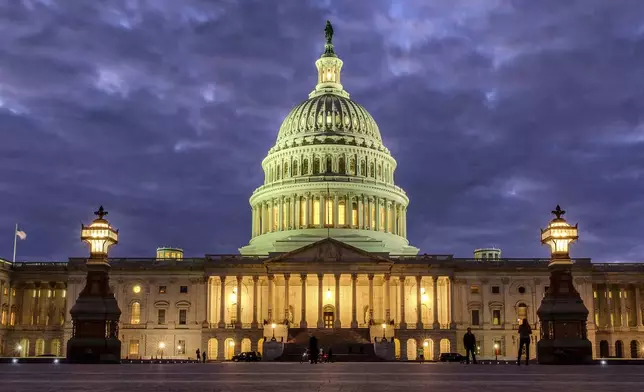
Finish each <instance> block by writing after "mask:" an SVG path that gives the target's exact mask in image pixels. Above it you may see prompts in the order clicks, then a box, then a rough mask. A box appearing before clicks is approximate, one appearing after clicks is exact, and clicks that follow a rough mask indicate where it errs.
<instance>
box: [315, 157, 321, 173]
mask: <svg viewBox="0 0 644 392" xmlns="http://www.w3.org/2000/svg"><path fill="white" fill-rule="evenodd" d="M313 174H314V175H315V174H320V158H318V157H315V158H313Z"/></svg>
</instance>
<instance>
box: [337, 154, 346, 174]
mask: <svg viewBox="0 0 644 392" xmlns="http://www.w3.org/2000/svg"><path fill="white" fill-rule="evenodd" d="M346 169H347V168H346V167H345V165H344V157H340V160H339V161H338V173H340V174H347V173H346Z"/></svg>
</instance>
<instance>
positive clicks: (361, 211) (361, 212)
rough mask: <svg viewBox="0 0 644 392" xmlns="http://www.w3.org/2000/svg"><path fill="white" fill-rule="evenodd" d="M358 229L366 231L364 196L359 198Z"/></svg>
mask: <svg viewBox="0 0 644 392" xmlns="http://www.w3.org/2000/svg"><path fill="white" fill-rule="evenodd" d="M358 229H361V230H362V229H364V195H360V196H358Z"/></svg>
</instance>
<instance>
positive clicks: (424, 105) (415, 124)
mask: <svg viewBox="0 0 644 392" xmlns="http://www.w3.org/2000/svg"><path fill="white" fill-rule="evenodd" d="M327 18H328V19H331V20H332V22H333V24H334V27H335V43H336V51H337V53H338V54H339V55H340V57H341V58H342V59H343V60H344V62H345V67H344V73H343V82H344V85H345V88H346V89H347V90H348V91H349V92H350V93H351V94H352V98H354V99H355V100H356V101H357V102H359V103H361V104H362V105H364V106H365V107H366V108H367V109H368V110H369V111H370V112H371V113H372V114H373V116H374V118H375V119H376V121H377V122H378V123H379V125H380V130H381V132H382V135H383V138H384V140H385V143H386V145H387V146H388V147H389V148H390V149H391V151H392V154H393V155H394V157H395V158H396V159H397V160H398V163H399V166H398V170H397V171H396V182H397V183H398V184H399V185H400V186H402V187H403V188H404V189H405V190H406V191H407V193H408V194H409V196H410V199H411V206H410V210H409V218H408V224H409V229H408V231H409V238H410V241H411V243H412V244H414V245H416V246H418V247H419V248H421V252H423V253H425V252H426V253H452V254H455V255H456V256H460V257H467V256H469V255H470V254H471V251H472V249H474V248H476V247H481V246H490V245H495V246H499V247H501V248H502V249H503V251H504V255H505V256H507V257H545V256H547V255H548V252H547V249H545V248H543V247H542V246H541V245H540V244H539V228H540V227H544V226H545V225H546V224H547V223H548V221H549V219H550V211H551V210H552V209H553V208H554V206H555V205H556V204H557V203H560V204H561V205H562V207H563V208H564V209H566V210H568V212H569V213H568V214H567V215H566V217H567V218H569V219H570V220H571V221H572V222H579V224H580V227H581V230H580V236H581V240H580V242H579V244H578V245H577V246H576V247H575V248H574V251H573V256H580V257H581V256H584V257H592V258H593V259H595V260H597V261H612V260H623V261H627V260H631V261H635V260H643V259H644V197H643V196H644V1H642V0H630V1H629V0H620V1H606V0H578V1H573V0H568V1H560V0H540V1H534V0H516V1H504V0H485V1H472V0H433V1H427V0H406V1H396V0H389V1H384V0H355V1H339V0H319V1H315V0H288V1H287V0H279V1H268V0H256V1H250V0H248V1H246V0H244V1H233V0H226V1H215V0H201V1H199V0H181V1H175V0H166V1H161V0H158V1H151V0H150V1H143V0H141V1H135V0H129V1H125V0H123V1H121V0H110V1H97V0H95V1H84V0H0V192H2V193H1V194H0V195H1V196H0V228H1V229H0V257H4V258H7V259H10V258H11V253H12V246H13V239H12V233H13V225H14V224H15V223H16V222H19V223H20V224H21V225H22V228H23V229H24V230H25V231H26V232H27V234H28V238H27V240H26V241H21V242H20V243H19V247H18V259H30V260H35V259H47V260H56V259H59V260H60V259H66V258H67V257H69V256H79V255H80V256H82V255H85V254H87V250H86V249H85V247H84V246H83V245H82V244H81V243H80V241H79V239H78V237H79V228H80V223H81V222H85V223H88V222H89V221H91V219H92V218H93V215H92V212H93V211H94V210H95V209H96V208H97V207H98V205H99V204H103V205H105V207H106V209H107V210H109V212H110V214H109V216H108V218H110V220H111V222H112V223H113V224H114V225H115V226H116V227H118V228H119V229H120V230H121V243H120V244H119V245H118V246H117V247H115V248H114V249H113V252H112V255H113V256H139V257H153V256H154V250H155V248H156V247H157V246H160V245H174V246H180V247H183V248H184V249H185V250H186V254H187V255H192V256H197V255H203V254H204V253H235V252H236V251H237V248H238V247H240V246H242V245H244V244H246V243H247V241H248V239H249V235H250V223H251V217H250V207H249V205H248V201H247V200H248V197H249V196H250V194H251V192H252V191H253V189H254V188H255V187H257V186H258V185H260V184H261V183H262V172H261V168H260V163H261V160H262V159H263V157H264V156H265V155H266V153H267V151H268V149H269V148H270V147H271V145H272V144H273V143H274V141H275V138H276V136H277V131H278V128H279V125H280V123H281V120H282V119H283V117H284V116H285V115H286V114H287V113H288V111H289V109H290V108H291V107H292V106H294V105H295V104H297V103H298V102H300V101H301V100H303V99H305V98H306V97H307V94H308V93H309V91H310V90H311V89H312V88H313V86H314V84H315V81H316V71H315V67H314V61H315V60H316V58H317V57H318V56H319V54H320V53H321V51H322V49H323V48H322V45H323V36H324V34H323V28H324V22H325V20H326V19H327ZM2 233H3V234H2Z"/></svg>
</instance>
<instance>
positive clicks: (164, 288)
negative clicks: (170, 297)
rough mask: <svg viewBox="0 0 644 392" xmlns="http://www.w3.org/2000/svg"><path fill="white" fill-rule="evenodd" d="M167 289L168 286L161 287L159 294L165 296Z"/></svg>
mask: <svg viewBox="0 0 644 392" xmlns="http://www.w3.org/2000/svg"><path fill="white" fill-rule="evenodd" d="M167 289H168V288H167V287H166V286H159V294H165V292H166V291H167Z"/></svg>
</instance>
